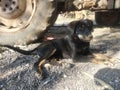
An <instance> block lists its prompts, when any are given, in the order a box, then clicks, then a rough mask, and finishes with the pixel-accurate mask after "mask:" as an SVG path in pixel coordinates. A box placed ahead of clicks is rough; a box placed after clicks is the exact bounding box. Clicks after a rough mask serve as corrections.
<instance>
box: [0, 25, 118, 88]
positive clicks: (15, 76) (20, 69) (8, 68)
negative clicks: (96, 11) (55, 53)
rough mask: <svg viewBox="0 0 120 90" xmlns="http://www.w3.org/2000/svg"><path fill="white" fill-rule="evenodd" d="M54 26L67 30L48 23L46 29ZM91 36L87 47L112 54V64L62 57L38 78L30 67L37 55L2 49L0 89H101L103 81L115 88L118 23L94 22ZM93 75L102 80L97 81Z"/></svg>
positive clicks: (56, 28)
mask: <svg viewBox="0 0 120 90" xmlns="http://www.w3.org/2000/svg"><path fill="white" fill-rule="evenodd" d="M54 30H55V31H56V32H57V30H58V31H60V30H61V32H62V31H64V30H65V31H67V29H66V27H51V28H50V30H49V32H52V31H54ZM66 33H67V32H66ZM93 36H94V39H93V41H92V42H91V47H92V48H94V47H95V48H96V47H97V48H100V51H98V52H99V53H103V54H106V55H108V56H111V57H114V58H116V59H117V61H115V62H114V64H112V65H108V66H106V65H103V64H94V63H91V62H83V61H84V60H83V61H79V62H73V60H72V59H64V60H63V61H65V62H66V63H64V64H63V65H62V66H52V67H50V69H48V70H47V71H48V75H47V77H46V79H44V80H42V79H41V78H40V76H39V75H38V74H37V72H36V70H35V68H34V63H35V62H36V61H37V60H38V55H28V56H25V55H21V54H19V53H17V52H14V51H12V50H10V49H5V51H4V52H2V53H1V54H0V55H1V57H0V90H105V88H108V87H107V86H106V84H108V85H110V86H111V87H113V88H114V90H119V89H120V70H119V69H120V27H99V26H95V27H94V32H93ZM31 47H32V45H30V46H29V47H25V48H28V49H30V48H31ZM83 72H85V73H87V74H88V76H87V75H86V74H85V73H83ZM91 76H92V77H93V78H91ZM95 78H98V79H100V80H102V81H104V82H105V83H106V84H101V83H100V82H98V81H96V79H95ZM107 90H112V89H111V88H109V89H107Z"/></svg>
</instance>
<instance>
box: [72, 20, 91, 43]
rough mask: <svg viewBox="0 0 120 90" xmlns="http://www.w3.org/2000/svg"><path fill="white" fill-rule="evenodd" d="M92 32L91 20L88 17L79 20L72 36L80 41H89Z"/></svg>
mask: <svg viewBox="0 0 120 90" xmlns="http://www.w3.org/2000/svg"><path fill="white" fill-rule="evenodd" d="M92 32H93V22H92V21H91V20H88V19H85V20H80V21H78V22H77V23H76V25H75V28H74V33H73V36H74V37H76V38H77V39H79V40H81V41H84V42H90V41H91V39H92V38H93V36H92Z"/></svg>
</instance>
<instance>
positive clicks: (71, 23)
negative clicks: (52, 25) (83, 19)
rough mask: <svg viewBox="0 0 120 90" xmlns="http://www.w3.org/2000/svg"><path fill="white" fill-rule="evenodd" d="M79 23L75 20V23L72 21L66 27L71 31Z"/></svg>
mask: <svg viewBox="0 0 120 90" xmlns="http://www.w3.org/2000/svg"><path fill="white" fill-rule="evenodd" d="M78 22H79V20H77V21H72V22H70V23H69V24H68V26H69V27H70V28H71V29H73V30H74V29H75V27H76V24H77V23H78Z"/></svg>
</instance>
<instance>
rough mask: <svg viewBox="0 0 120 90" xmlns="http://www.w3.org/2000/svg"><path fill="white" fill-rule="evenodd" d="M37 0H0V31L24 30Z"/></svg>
mask: <svg viewBox="0 0 120 90" xmlns="http://www.w3.org/2000/svg"><path fill="white" fill-rule="evenodd" d="M36 7H37V0H0V32H1V33H7V32H8V33H10V32H11V33H12V32H16V31H19V30H24V28H26V27H28V26H29V24H30V23H31V21H32V18H33V16H34V14H35V11H36Z"/></svg>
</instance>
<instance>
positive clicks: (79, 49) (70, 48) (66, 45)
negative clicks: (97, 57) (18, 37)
mask: <svg viewBox="0 0 120 90" xmlns="http://www.w3.org/2000/svg"><path fill="white" fill-rule="evenodd" d="M69 25H70V28H72V29H71V30H72V31H71V32H72V34H71V35H66V36H65V37H64V38H61V39H54V40H50V41H45V42H43V43H42V44H40V45H39V46H38V47H37V48H35V49H33V50H31V51H24V50H21V49H19V48H15V47H12V46H8V45H5V46H6V47H8V48H11V49H13V50H15V51H18V52H20V53H22V54H25V55H30V54H32V53H37V54H38V55H39V56H40V59H39V61H38V62H37V70H38V72H39V73H40V74H42V68H43V65H44V64H45V63H47V62H50V61H51V60H52V59H54V58H55V59H57V60H59V59H63V58H74V56H75V54H76V53H79V54H82V55H84V54H85V55H86V54H88V53H89V45H90V41H91V39H92V34H91V33H92V32H93V22H92V21H91V20H88V19H85V20H80V21H76V22H72V23H70V24H69Z"/></svg>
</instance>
